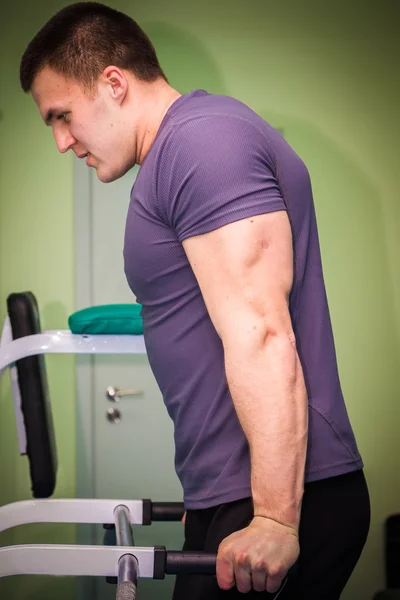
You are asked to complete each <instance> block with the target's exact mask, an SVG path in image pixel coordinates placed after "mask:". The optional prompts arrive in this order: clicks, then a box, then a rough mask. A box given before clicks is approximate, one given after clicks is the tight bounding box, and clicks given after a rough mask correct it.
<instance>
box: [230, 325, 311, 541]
mask: <svg viewBox="0 0 400 600" xmlns="http://www.w3.org/2000/svg"><path fill="white" fill-rule="evenodd" d="M244 350H245V352H244V353H243V351H244ZM225 367H226V374H227V379H228V384H229V388H230V391H231V395H232V398H233V402H234V405H235V409H236V412H237V415H238V417H239V420H240V423H241V425H242V428H243V430H244V433H245V435H246V437H247V440H248V442H249V446H250V456H251V486H252V496H253V502H254V514H255V516H263V517H268V518H271V519H274V520H275V521H278V522H280V523H283V524H285V525H288V526H291V527H295V528H296V529H297V528H298V526H299V521H300V510H301V502H302V497H303V488H304V465H305V459H306V452H307V433H308V410H307V406H308V403H307V393H306V388H305V384H304V378H303V371H302V368H301V364H300V360H299V357H298V354H297V351H296V347H295V343H294V337H293V336H292V335H289V334H274V335H267V336H266V337H265V340H264V341H263V342H262V343H254V344H252V343H251V340H250V342H246V345H245V349H244V348H243V347H241V344H239V345H235V346H234V347H231V348H230V347H229V346H225Z"/></svg>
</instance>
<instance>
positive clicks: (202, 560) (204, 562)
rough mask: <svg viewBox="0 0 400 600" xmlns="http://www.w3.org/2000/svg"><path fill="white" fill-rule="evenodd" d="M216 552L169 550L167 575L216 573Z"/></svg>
mask: <svg viewBox="0 0 400 600" xmlns="http://www.w3.org/2000/svg"><path fill="white" fill-rule="evenodd" d="M216 559H217V555H216V554H206V553H205V552H174V551H168V552H167V557H166V561H165V573H166V574H167V575H181V574H189V573H190V574H197V575H200V574H201V575H215V571H216Z"/></svg>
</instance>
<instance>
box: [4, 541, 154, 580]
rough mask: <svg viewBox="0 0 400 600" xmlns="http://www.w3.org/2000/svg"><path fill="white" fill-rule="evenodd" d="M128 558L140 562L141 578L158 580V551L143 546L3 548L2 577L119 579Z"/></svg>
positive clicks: (139, 575) (43, 545) (42, 545)
mask: <svg viewBox="0 0 400 600" xmlns="http://www.w3.org/2000/svg"><path fill="white" fill-rule="evenodd" d="M126 554H131V555H132V556H135V557H136V559H137V561H138V563H139V564H138V577H151V578H153V577H154V548H153V547H147V548H143V547H141V546H76V545H72V544H71V545H61V544H52V545H47V544H26V545H16V546H6V547H4V548H0V577H8V576H9V575H64V576H68V575H72V576H81V575H86V576H93V577H117V576H118V562H119V560H120V558H121V557H122V556H124V555H126Z"/></svg>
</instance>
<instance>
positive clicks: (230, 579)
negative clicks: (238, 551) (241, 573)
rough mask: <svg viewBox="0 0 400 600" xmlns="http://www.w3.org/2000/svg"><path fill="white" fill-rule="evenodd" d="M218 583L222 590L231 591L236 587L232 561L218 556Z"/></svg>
mask: <svg viewBox="0 0 400 600" xmlns="http://www.w3.org/2000/svg"><path fill="white" fill-rule="evenodd" d="M217 581H218V585H219V587H220V588H221V589H222V590H230V589H231V588H232V587H233V586H234V585H235V574H234V568H233V563H232V561H231V560H229V559H227V558H221V557H220V556H217Z"/></svg>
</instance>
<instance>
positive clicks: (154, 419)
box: [76, 166, 183, 600]
mask: <svg viewBox="0 0 400 600" xmlns="http://www.w3.org/2000/svg"><path fill="white" fill-rule="evenodd" d="M85 169H86V167H85ZM136 174H137V169H136V168H135V169H133V170H132V171H131V172H130V173H128V174H127V175H125V177H123V178H122V179H120V180H118V181H116V182H114V183H111V184H102V183H101V182H99V181H98V179H97V177H96V174H95V171H94V170H92V169H90V170H89V171H86V172H84V171H82V167H81V166H77V180H76V183H77V184H78V185H79V184H80V182H81V183H82V186H83V189H85V190H87V195H89V196H90V197H89V198H83V196H82V190H81V193H80V201H81V202H83V203H84V204H85V203H87V204H86V209H87V221H88V223H87V227H86V229H87V231H86V233H85V231H84V230H83V228H82V222H81V226H80V227H78V232H77V237H78V239H77V244H78V248H79V247H80V248H84V247H86V249H87V250H86V251H85V250H83V253H84V254H85V252H86V255H87V256H85V257H84V256H81V257H80V255H79V252H78V253H77V263H78V264H77V269H78V271H79V272H80V276H78V286H79V285H81V287H85V285H86V288H87V291H86V297H87V298H88V299H90V304H91V305H99V304H112V303H132V302H135V301H136V299H135V297H134V296H133V294H132V292H131V291H130V289H129V287H128V285H127V282H126V279H125V275H124V270H123V256H122V250H123V241H124V230H125V219H126V213H127V209H128V205H129V201H130V191H131V188H132V185H133V183H134V179H135V176H136ZM82 178H83V179H82ZM85 178H86V182H85ZM88 178H89V181H88ZM84 211H85V207H84V206H77V208H76V212H77V220H78V221H79V215H80V212H82V214H84ZM82 235H83V236H85V235H86V236H88V237H87V238H86V240H85V241H86V246H85V244H84V243H83V244H82V239H81V238H82ZM80 259H82V260H80ZM82 261H83V263H84V267H82ZM79 263H80V264H79ZM85 269H86V270H87V280H86V283H81V284H79V281H81V282H85V277H84V275H83V271H84V270H85ZM88 282H89V283H88ZM78 292H79V290H78ZM83 296H84V294H83V295H82V294H81V297H83ZM78 297H79V293H78ZM87 304H89V302H88V303H87ZM86 366H87V368H88V369H90V371H91V373H90V377H89V378H88V379H89V380H90V381H91V390H90V398H91V404H92V406H91V410H90V413H91V423H88V426H87V427H86V428H85V427H83V426H80V427H79V426H78V435H79V436H81V437H83V438H85V437H86V438H87V439H86V440H85V439H80V440H79V444H78V460H80V459H82V460H83V461H84V462H85V463H87V464H86V465H85V468H86V471H87V473H88V477H89V479H90V481H91V484H90V486H89V487H88V486H87V485H85V486H84V487H85V488H86V491H87V492H88V493H89V495H90V494H91V495H92V496H93V497H96V498H121V499H124V498H127V499H142V498H149V499H151V500H153V501H178V502H181V501H182V488H181V485H180V483H179V480H178V478H177V476H176V474H175V471H174V444H173V427H172V422H171V420H170V418H169V416H168V414H167V411H166V409H165V407H164V404H163V401H162V397H161V393H160V391H159V389H158V386H157V384H156V382H155V379H154V376H153V374H152V372H151V370H150V367H149V364H148V361H147V357H146V356H145V355H140V356H139V355H132V356H117V355H115V356H105V355H99V356H94V357H93V358H92V359H91V360H90V361H88V363H87V365H86ZM78 385H79V378H78ZM108 386H114V387H118V388H120V389H127V388H129V389H136V390H138V391H139V392H140V395H135V396H125V397H122V398H121V400H120V401H119V402H118V403H115V402H112V401H110V400H109V399H108V398H107V395H106V390H107V387H108ZM87 401H88V398H86V397H84V395H83V394H82V393H78V404H79V402H80V403H82V402H84V403H87ZM87 408H88V407H87V406H81V407H79V405H78V414H79V413H80V409H81V410H82V412H84V411H85V410H86V414H89V412H88V410H87ZM110 409H111V412H112V414H111V415H110V414H109V411H110ZM115 411H119V419H117V420H116V421H114V420H113V415H114V416H115V414H117V413H115ZM110 418H111V420H110ZM89 446H90V452H85V451H84V448H85V447H86V448H87V447H89ZM79 449H80V450H79ZM79 452H81V453H82V456H79ZM78 492H79V485H78ZM133 534H134V542H135V545H138V546H154V545H161V546H165V547H166V548H167V549H174V550H177V549H181V547H182V544H183V525H182V524H181V523H180V522H179V523H153V524H152V525H151V526H146V527H144V526H137V527H135V528H134V530H133ZM103 535H104V530H103V529H102V527H97V528H96V530H95V531H94V532H93V531H92V539H93V537H94V540H95V542H96V543H102V540H103ZM173 580H174V578H173V577H171V576H167V577H166V578H165V579H164V580H162V581H154V580H145V579H140V580H139V587H138V598H140V600H153V599H154V600H156V599H157V600H158V599H159V598H163V599H165V600H168V598H170V597H171V591H172V587H173V583H174V581H173ZM91 586H92V589H91V593H90V597H91V600H106V599H110V598H115V589H116V588H115V586H113V585H110V584H107V583H106V582H105V581H104V580H102V579H101V580H100V579H96V580H94V581H92V582H91Z"/></svg>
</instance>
